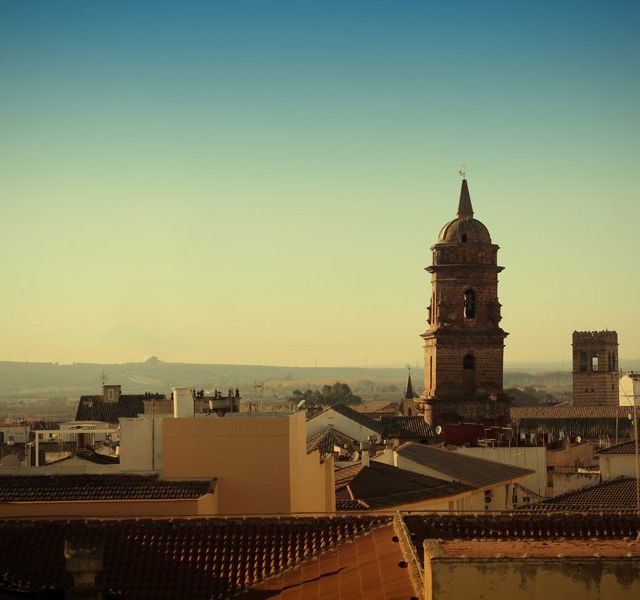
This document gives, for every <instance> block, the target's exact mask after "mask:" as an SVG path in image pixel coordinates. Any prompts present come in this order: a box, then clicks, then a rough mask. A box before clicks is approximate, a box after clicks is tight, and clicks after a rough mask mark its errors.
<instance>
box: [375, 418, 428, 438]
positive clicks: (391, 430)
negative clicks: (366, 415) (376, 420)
mask: <svg viewBox="0 0 640 600" xmlns="http://www.w3.org/2000/svg"><path fill="white" fill-rule="evenodd" d="M380 422H381V423H382V425H383V427H384V429H383V431H382V437H383V438H384V439H391V438H398V439H400V440H415V441H421V440H427V439H429V438H432V437H434V433H433V430H432V429H431V425H429V423H427V422H426V421H425V420H424V417H420V416H418V417H381V419H380Z"/></svg>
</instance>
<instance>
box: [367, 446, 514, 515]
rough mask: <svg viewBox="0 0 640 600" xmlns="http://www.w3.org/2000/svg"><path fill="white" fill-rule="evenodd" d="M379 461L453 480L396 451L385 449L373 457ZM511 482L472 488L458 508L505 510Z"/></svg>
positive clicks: (507, 506) (510, 491)
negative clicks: (486, 496) (487, 499)
mask: <svg viewBox="0 0 640 600" xmlns="http://www.w3.org/2000/svg"><path fill="white" fill-rule="evenodd" d="M375 460H376V461H379V462H384V463H386V464H392V465H394V466H396V467H399V468H401V469H406V470H407V471H412V472H414V473H421V474H422V475H428V476H429V477H436V478H438V479H444V480H446V481H454V479H453V477H450V476H449V475H446V474H445V473H441V472H439V471H436V470H435V469H431V468H429V467H427V466H425V465H422V464H420V463H417V462H414V461H412V460H409V459H408V458H406V457H404V456H400V455H399V454H398V453H397V452H395V451H393V450H390V449H387V450H385V452H384V453H383V454H382V456H380V457H379V458H376V459H375ZM518 481H519V480H518ZM511 484H512V482H510V481H507V482H501V483H497V484H495V485H491V486H485V487H483V488H480V489H477V490H474V491H473V492H472V494H471V496H470V497H469V498H465V499H464V502H463V504H464V505H463V506H462V507H461V508H458V510H477V511H484V510H506V509H510V508H512V502H511V499H512V489H511ZM485 492H487V495H488V497H489V498H490V499H491V501H490V502H485Z"/></svg>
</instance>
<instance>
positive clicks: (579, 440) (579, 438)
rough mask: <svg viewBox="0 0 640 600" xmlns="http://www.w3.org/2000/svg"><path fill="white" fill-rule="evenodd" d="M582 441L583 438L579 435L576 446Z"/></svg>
mask: <svg viewBox="0 0 640 600" xmlns="http://www.w3.org/2000/svg"><path fill="white" fill-rule="evenodd" d="M581 441H582V438H581V437H580V436H579V435H577V436H576V444H579V443H580V442H581Z"/></svg>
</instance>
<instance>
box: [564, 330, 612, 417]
mask: <svg viewBox="0 0 640 600" xmlns="http://www.w3.org/2000/svg"><path fill="white" fill-rule="evenodd" d="M572 346H573V403H574V404H575V405H586V404H596V405H610V406H616V405H617V404H618V402H619V394H620V391H619V384H618V334H617V333H616V332H615V331H574V332H573V344H572Z"/></svg>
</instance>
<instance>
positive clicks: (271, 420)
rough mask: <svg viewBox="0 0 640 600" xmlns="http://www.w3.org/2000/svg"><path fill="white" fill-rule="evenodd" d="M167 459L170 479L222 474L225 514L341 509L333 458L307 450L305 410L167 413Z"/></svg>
mask: <svg viewBox="0 0 640 600" xmlns="http://www.w3.org/2000/svg"><path fill="white" fill-rule="evenodd" d="M163 459H164V466H163V472H162V475H163V477H164V478H166V479H192V478H193V479H201V478H209V477H211V478H213V477H215V478H217V480H218V488H217V493H218V503H219V511H220V514H257V513H288V512H330V511H333V510H335V500H333V501H332V500H331V499H332V497H333V479H332V477H333V469H332V468H331V469H329V467H332V461H328V462H325V463H323V464H321V463H320V460H319V455H318V453H317V452H316V453H313V454H311V455H307V452H306V437H305V416H304V412H299V413H296V414H293V415H283V416H269V417H261V416H249V417H224V418H199V419H174V418H166V419H165V420H164V426H163ZM327 490H330V491H331V494H329V493H328V491H327Z"/></svg>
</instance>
